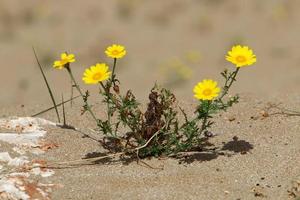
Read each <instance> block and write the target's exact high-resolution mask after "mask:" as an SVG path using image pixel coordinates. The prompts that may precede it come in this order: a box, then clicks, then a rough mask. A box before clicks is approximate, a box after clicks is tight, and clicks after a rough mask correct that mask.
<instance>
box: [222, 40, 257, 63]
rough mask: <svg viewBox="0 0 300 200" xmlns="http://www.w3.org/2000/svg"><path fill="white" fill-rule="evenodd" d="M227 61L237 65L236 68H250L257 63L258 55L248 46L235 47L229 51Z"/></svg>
mask: <svg viewBox="0 0 300 200" xmlns="http://www.w3.org/2000/svg"><path fill="white" fill-rule="evenodd" d="M226 60H227V61H229V62H231V63H233V64H235V65H236V67H243V66H247V65H248V66H249V65H252V64H254V63H255V62H256V55H254V54H253V51H252V50H251V49H250V48H249V47H248V46H241V45H237V46H233V47H232V49H231V51H228V55H227V56H226Z"/></svg>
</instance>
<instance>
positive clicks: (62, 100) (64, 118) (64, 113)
mask: <svg viewBox="0 0 300 200" xmlns="http://www.w3.org/2000/svg"><path fill="white" fill-rule="evenodd" d="M61 102H64V95H63V94H61ZM62 110H63V120H64V121H63V125H64V126H65V125H66V124H67V123H66V112H65V104H64V103H63V104H62Z"/></svg>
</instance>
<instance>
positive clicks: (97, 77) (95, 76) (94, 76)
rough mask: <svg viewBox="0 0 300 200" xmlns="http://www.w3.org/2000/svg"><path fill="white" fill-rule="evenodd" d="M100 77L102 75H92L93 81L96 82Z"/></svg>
mask: <svg viewBox="0 0 300 200" xmlns="http://www.w3.org/2000/svg"><path fill="white" fill-rule="evenodd" d="M101 77H102V74H101V73H100V72H98V73H96V74H94V75H93V79H94V80H96V81H98V80H99V79H100V78H101Z"/></svg>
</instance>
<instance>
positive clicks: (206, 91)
mask: <svg viewBox="0 0 300 200" xmlns="http://www.w3.org/2000/svg"><path fill="white" fill-rule="evenodd" d="M211 94H212V90H211V89H205V90H203V95H204V96H209V95H211Z"/></svg>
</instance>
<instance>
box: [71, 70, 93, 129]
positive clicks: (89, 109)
mask: <svg viewBox="0 0 300 200" xmlns="http://www.w3.org/2000/svg"><path fill="white" fill-rule="evenodd" d="M65 68H66V69H67V71H68V73H69V75H70V77H71V79H72V81H73V83H74V86H75V87H76V89H77V90H78V92H79V94H80V95H81V97H82V99H84V95H83V93H82V91H81V89H80V87H79V85H78V84H77V82H76V80H75V78H74V76H73V73H72V71H71V68H70V66H66V67H65ZM85 103H86V109H87V111H88V112H89V113H90V114H91V115H92V117H93V119H94V120H95V121H96V122H97V125H98V124H99V120H98V119H97V117H96V116H95V114H94V113H93V111H92V110H91V107H90V105H89V104H88V103H87V102H85Z"/></svg>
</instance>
